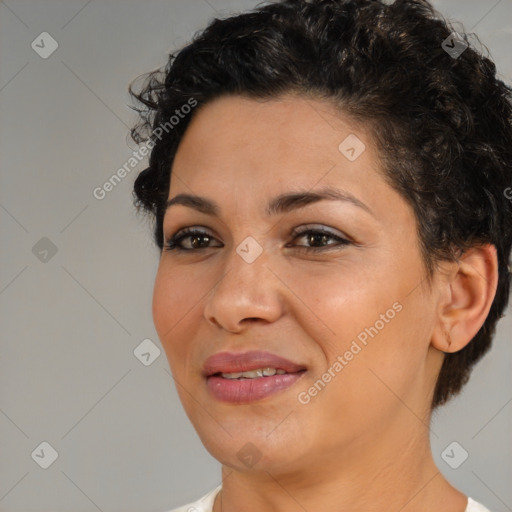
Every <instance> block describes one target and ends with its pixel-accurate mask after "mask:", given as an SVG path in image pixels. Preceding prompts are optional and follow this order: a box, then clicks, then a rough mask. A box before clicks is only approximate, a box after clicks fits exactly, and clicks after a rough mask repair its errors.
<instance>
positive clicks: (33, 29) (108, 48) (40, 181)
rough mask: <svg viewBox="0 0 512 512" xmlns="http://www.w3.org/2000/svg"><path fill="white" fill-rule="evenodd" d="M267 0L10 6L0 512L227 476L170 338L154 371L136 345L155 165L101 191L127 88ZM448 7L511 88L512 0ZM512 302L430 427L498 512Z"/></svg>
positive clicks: (1, 196) (167, 496) (467, 486)
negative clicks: (145, 184)
mask: <svg viewBox="0 0 512 512" xmlns="http://www.w3.org/2000/svg"><path fill="white" fill-rule="evenodd" d="M256 4H257V2H256V1H250V0H245V1H242V0H237V1H235V0H232V1H227V0H208V1H206V0H149V1H145V2H142V1H140V2H135V1H121V0H107V1H99V0H89V1H87V0H45V1H42V0H4V1H0V48H1V54H0V58H1V62H0V119H1V122H0V159H1V160H0V168H1V186H0V223H1V224H0V229H1V234H2V253H1V254H2V256H1V262H0V311H1V313H0V315H1V316H0V322H1V332H2V340H1V351H0V432H1V435H0V450H1V451H0V461H1V462H0V510H1V511H8V512H18V511H19V512H21V511H23V512H28V511H37V512H42V511H50V510H51V511H54V512H60V511H66V512H69V511H74V512H75V511H76V512H79V511H80V512H82V511H94V510H100V511H104V512H107V511H125V512H132V511H133V512H135V511H164V510H168V509H170V508H172V507H174V506H177V505H180V504H184V503H187V502H189V501H192V500H193V499H196V498H198V497H200V496H202V495H203V494H205V493H206V492H207V491H209V490H210V489H212V488H213V487H214V486H216V485H218V484H219V483H220V465H219V464H218V463H217V461H215V460H214V459H213V458H212V457H211V456H210V455H209V454H208V453H207V452H206V450H205V449H204V448H203V446H202V445H201V443H200V442H199V439H198V437H197V435H196V434H195V432H194V430H193V428H192V426H191V425H190V424H189V422H188V419H187V418H186V416H185V414H184V412H183V411H182V409H181V405H180V403H179V401H178V398H177V394H176V391H175V389H174V384H173V380H172V377H171V375H170V372H169V368H168V365H167V360H166V358H165V354H164V352H163V350H162V352H161V354H160V356H159V357H158V358H156V359H155V360H154V362H152V363H151V364H149V365H148V366H146V365H144V364H142V363H141V361H140V360H139V359H137V358H136V357H135V355H134V349H135V348H136V347H137V346H138V345H139V344H140V343H141V342H142V340H144V339H147V338H149V339H151V340H152V341H153V343H154V344H155V345H156V346H157V347H159V348H160V349H161V345H160V342H159V341H158V338H157V335H156V332H155V330H154V326H153V323H152V317H151V297H152V287H153V280H154V277H155V272H156V269H157V264H158V251H157V250H156V248H155V247H154V246H153V243H152V239H151V232H150V229H149V225H148V224H147V223H145V222H143V220H142V219H141V218H137V216H136V215H135V211H134V208H133V206H132V203H131V189H132V185H133V180H134V179H135V176H136V173H137V172H138V171H140V170H142V169H143V168H144V164H145V162H141V163H140V164H139V165H138V166H137V168H136V169H134V170H133V171H132V172H131V173H130V174H129V175H128V176H127V177H126V178H125V179H124V180H123V181H122V182H121V183H120V184H119V185H118V186H117V187H116V188H115V189H114V190H112V191H111V192H110V193H109V194H107V196H106V197H105V198H104V199H103V200H97V199H95V198H94V197H93V194H92V191H93V189H94V188H95V187H98V186H101V185H102V184H103V183H104V182H105V181H106V180H107V179H108V178H109V177H110V176H111V175H112V174H113V173H115V172H116V170H117V169H118V168H119V167H121V166H122V165H123V164H124V163H125V162H126V161H127V160H128V158H129V157H130V156H131V152H132V150H133V149H135V145H134V143H133V142H131V141H130V140H129V138H128V137H127V133H128V129H129V127H130V126H131V125H132V124H133V122H134V121H135V119H136V117H135V114H134V113H133V112H132V111H130V110H129V108H128V106H127V105H128V104H130V103H131V101H130V98H129V96H128V94H127V86H128V84H129V82H130V81H132V80H133V79H134V78H135V77H136V76H138V75H140V74H142V73H144V72H146V71H149V70H151V69H154V68H156V67H158V66H161V65H163V64H165V62H166V59H167V52H168V51H170V50H172V49H174V48H176V47H178V46H180V45H182V44H184V43H185V42H187V41H188V40H189V39H190V37H191V36H192V34H193V33H194V32H195V31H197V30H199V29H200V28H202V27H203V26H204V25H205V24H206V23H207V22H208V21H209V20H210V19H211V18H212V17H213V16H220V17H224V16H227V15H228V14H229V13H230V12H233V11H242V10H246V9H249V8H251V7H253V6H255V5H256ZM434 4H435V5H436V7H438V8H439V9H440V10H441V12H443V13H444V14H445V15H447V16H448V17H449V18H453V19H458V20H461V21H462V22H463V24H464V27H465V28H466V30H468V31H471V30H475V32H477V33H478V34H479V36H480V38H481V40H482V41H483V43H484V44H485V45H486V46H487V47H488V48H489V49H490V51H491V55H492V57H493V58H494V59H495V60H496V62H497V65H498V69H499V70H500V71H501V76H502V78H504V79H505V80H506V81H508V82H509V83H510V82H512V62H511V59H510V48H511V46H512V0H500V1H495V0H493V1H491V2H484V1H482V0H478V1H477V0H471V1H468V0H457V1H435V2H434ZM45 31H46V32H49V33H50V34H51V36H52V37H53V38H54V39H55V40H56V41H57V42H58V45H59V46H58V48H57V50H56V51H55V52H54V53H53V54H52V55H51V56H49V57H48V58H46V59H43V58H41V57H40V56H39V55H38V54H37V53H36V52H35V51H34V50H33V49H32V47H31V43H32V41H34V40H35V39H36V38H37V37H38V36H39V34H41V33H42V32H45ZM46 48H48V46H46ZM511 185H512V184H511ZM43 237H46V238H47V239H49V240H50V241H51V244H53V245H54V246H55V247H56V249H57V252H56V253H55V254H54V255H52V253H51V252H49V253H47V254H46V255H45V254H44V249H45V248H48V247H49V246H50V244H49V242H48V241H47V240H43V241H42V242H39V241H40V239H42V238H43ZM38 242H39V245H37V246H36V249H34V251H33V247H34V246H35V245H36V243H38ZM34 252H35V253H36V254H34ZM45 258H46V261H44V260H45ZM510 311H511V309H510V307H509V309H508V313H507V316H506V318H504V319H503V320H502V321H501V322H500V324H499V327H498V333H497V337H496V340H495V342H494V347H493V349H492V351H491V352H490V354H488V355H487V356H486V357H485V359H484V360H483V361H482V362H481V363H480V364H479V365H478V366H477V367H476V369H475V370H474V373H473V376H472V379H471V381H470V383H469V385H468V386H467V387H466V389H465V391H464V393H463V394H462V395H461V396H460V397H459V398H457V399H455V400H453V401H452V402H451V403H450V404H449V405H448V406H446V407H444V408H442V409H441V410H440V411H439V412H438V413H437V414H436V415H435V419H434V423H433V428H432V430H433V432H434V433H433V434H432V436H431V437H432V447H433V451H434V454H435V457H436V461H437V463H438V466H439V468H440V470H441V471H442V472H443V473H444V474H445V475H446V476H447V478H448V479H449V480H450V481H451V482H453V484H454V485H455V486H456V487H458V488H459V489H461V490H462V491H463V492H465V493H466V494H469V495H471V496H472V497H473V498H475V499H477V500H479V501H482V502H483V503H485V504H486V505H487V506H488V507H489V508H490V509H491V510H492V512H506V511H511V510H512V486H510V483H511V482H512V464H511V461H512V443H511V442H510V441H511V440H510V433H511V432H512V403H511V401H512V386H511V385H510V368H511V362H512V361H511V360H512V351H511V344H510V334H511V333H512V315H511V312H510ZM43 441H46V442H48V443H49V444H50V445H51V446H52V447H53V448H54V449H55V450H56V451H57V452H58V458H57V459H56V460H55V462H54V463H53V464H52V465H51V466H50V467H48V468H47V469H43V468H41V467H40V466H39V464H38V463H36V460H42V459H44V458H45V457H48V454H49V451H48V450H46V452H44V451H43V452H41V448H39V453H40V457H39V459H37V457H36V456H34V457H32V456H31V454H32V453H33V452H34V450H36V449H37V448H38V447H39V445H40V443H41V442H43ZM452 441H457V442H458V443H459V444H460V445H461V446H462V447H464V449H465V450H466V451H467V452H468V453H469V457H468V459H467V460H466V461H465V462H464V463H463V464H462V465H461V466H460V467H459V468H458V469H452V468H450V467H449V466H448V465H447V464H446V462H445V461H444V460H443V459H442V458H441V453H442V451H443V450H444V449H445V448H446V447H447V446H448V445H449V444H450V443H451V442H452ZM37 452H38V451H37V450H36V453H37ZM41 453H44V456H43V455H41Z"/></svg>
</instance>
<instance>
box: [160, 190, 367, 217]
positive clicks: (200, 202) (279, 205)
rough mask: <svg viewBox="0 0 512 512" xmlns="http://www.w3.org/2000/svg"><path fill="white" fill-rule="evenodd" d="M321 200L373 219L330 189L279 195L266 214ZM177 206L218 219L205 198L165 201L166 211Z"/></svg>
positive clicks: (359, 204)
mask: <svg viewBox="0 0 512 512" xmlns="http://www.w3.org/2000/svg"><path fill="white" fill-rule="evenodd" d="M322 200H330V201H343V202H348V203H351V204H353V205H355V206H357V207H359V208H361V209H363V210H365V211H366V212H367V213H369V214H370V215H372V216H374V217H375V215H374V213H373V212H372V211H371V209H370V208H369V207H368V206H367V205H366V204H364V203H363V202H362V201H360V200H359V199H358V198H357V197H355V196H354V195H352V194H351V193H350V192H347V191H345V190H338V189H335V188H332V187H324V188H322V189H319V190H316V191H314V192H311V191H296V192H287V193H285V194H280V195H278V196H277V197H275V198H273V199H272V200H271V201H270V202H269V204H268V206H267V208H266V214H267V215H268V216H272V215H277V214H283V213H288V212H290V211H292V210H295V209H298V208H303V207H304V206H307V205H308V204H313V203H317V202H318V201H322ZM178 204H181V205H182V206H187V207H188V208H193V209H194V210H197V211H199V212H201V213H204V214H206V215H213V216H215V217H220V207H219V205H218V204H217V203H216V202H214V201H212V200H210V199H207V198H205V197H201V196H196V195H193V194H178V195H177V196H175V197H173V198H172V199H169V200H168V201H167V204H166V211H167V210H168V209H169V208H170V207H171V206H174V205H178Z"/></svg>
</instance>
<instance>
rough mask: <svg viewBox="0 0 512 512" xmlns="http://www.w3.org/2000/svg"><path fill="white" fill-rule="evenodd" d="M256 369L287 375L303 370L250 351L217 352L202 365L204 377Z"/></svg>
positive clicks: (301, 367) (275, 356)
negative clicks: (266, 369) (270, 369)
mask: <svg viewBox="0 0 512 512" xmlns="http://www.w3.org/2000/svg"><path fill="white" fill-rule="evenodd" d="M258 368H275V369H276V370H279V369H281V370H284V371H286V372H287V373H294V372H298V371H300V370H305V369H306V368H305V367H304V366H301V365H299V364H296V363H293V362H292V361H289V360H288V359H285V358H284V357H280V356H278V355H276V354H272V353H270V352H262V351H259V350H251V351H248V352H239V353H236V352H218V353H217V354H214V355H213V356H210V357H209V358H208V359H207V360H206V361H205V363H204V365H203V372H204V375H205V376H206V377H209V376H210V375H214V374H215V373H235V372H248V371H251V370H257V369H258Z"/></svg>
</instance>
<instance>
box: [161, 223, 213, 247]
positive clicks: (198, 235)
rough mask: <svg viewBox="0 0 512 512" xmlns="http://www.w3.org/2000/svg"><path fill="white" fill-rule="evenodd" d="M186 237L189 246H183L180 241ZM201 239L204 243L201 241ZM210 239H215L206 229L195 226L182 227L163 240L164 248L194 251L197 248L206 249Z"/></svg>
mask: <svg viewBox="0 0 512 512" xmlns="http://www.w3.org/2000/svg"><path fill="white" fill-rule="evenodd" d="M187 239H188V240H189V241H190V242H191V247H184V246H183V245H182V241H183V240H187ZM201 239H202V240H203V241H204V243H203V242H201ZM212 240H215V238H214V237H213V236H212V235H210V234H209V233H208V232H206V231H203V230H201V229H197V228H184V229H182V230H180V231H178V232H177V233H175V234H174V235H172V236H171V237H170V238H168V239H167V240H166V241H165V245H164V250H166V251H173V250H178V251H194V250H197V249H207V248H208V244H209V243H210V242H211V241H212ZM198 241H199V242H198Z"/></svg>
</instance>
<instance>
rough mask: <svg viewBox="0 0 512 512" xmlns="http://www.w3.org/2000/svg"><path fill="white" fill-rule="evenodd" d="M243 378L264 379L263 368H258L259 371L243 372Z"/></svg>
mask: <svg viewBox="0 0 512 512" xmlns="http://www.w3.org/2000/svg"><path fill="white" fill-rule="evenodd" d="M242 377H245V378H246V379H255V378H256V377H263V370H262V369H261V368H258V369H257V370H251V371H249V372H243V373H242Z"/></svg>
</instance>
